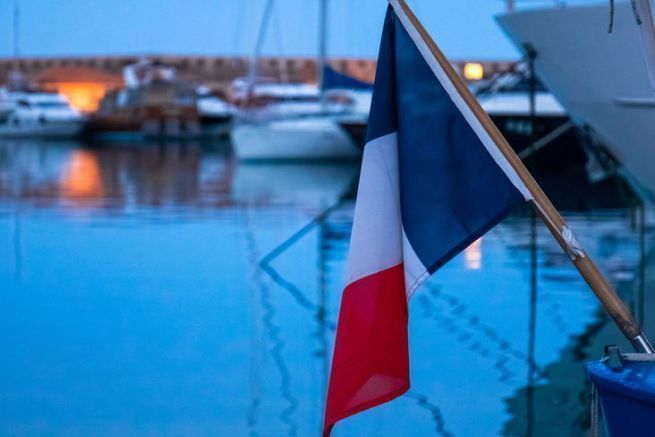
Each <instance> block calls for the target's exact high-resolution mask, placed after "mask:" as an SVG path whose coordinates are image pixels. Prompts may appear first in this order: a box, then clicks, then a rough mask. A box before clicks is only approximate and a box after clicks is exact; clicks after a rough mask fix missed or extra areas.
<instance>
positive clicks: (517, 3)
mask: <svg viewBox="0 0 655 437" xmlns="http://www.w3.org/2000/svg"><path fill="white" fill-rule="evenodd" d="M503 3H505V11H506V12H513V11H516V10H518V9H527V8H543V7H549V6H555V7H566V6H572V5H580V4H592V3H598V0H503Z"/></svg>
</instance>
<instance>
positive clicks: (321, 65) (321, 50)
mask: <svg viewBox="0 0 655 437" xmlns="http://www.w3.org/2000/svg"><path fill="white" fill-rule="evenodd" d="M319 2H320V3H319V20H318V24H319V26H318V29H319V35H318V62H317V63H316V77H317V78H318V85H319V89H320V90H321V102H322V103H324V102H323V100H324V99H323V73H324V71H325V65H326V62H327V26H328V23H327V20H328V18H327V13H328V0H319Z"/></svg>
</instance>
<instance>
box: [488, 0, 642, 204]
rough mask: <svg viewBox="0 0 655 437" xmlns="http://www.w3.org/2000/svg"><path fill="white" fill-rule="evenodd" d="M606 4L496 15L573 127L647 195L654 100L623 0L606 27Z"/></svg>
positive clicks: (638, 40) (638, 37)
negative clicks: (588, 133) (587, 133)
mask: <svg viewBox="0 0 655 437" xmlns="http://www.w3.org/2000/svg"><path fill="white" fill-rule="evenodd" d="M608 15H609V8H608V6H607V4H605V3H601V4H594V5H589V4H573V5H568V6H566V7H549V8H539V9H526V10H523V11H518V12H511V13H508V14H505V15H503V16H501V17H499V22H500V25H501V26H502V27H503V29H504V30H505V31H506V33H507V34H508V35H509V37H510V38H511V39H512V41H513V42H514V43H515V45H516V46H517V47H521V48H523V47H524V46H525V44H529V45H530V46H532V47H533V48H534V50H535V51H536V54H537V57H536V59H535V67H536V71H537V74H538V75H539V77H540V79H541V80H543V82H544V84H545V85H546V86H547V87H548V89H549V90H550V91H551V92H552V93H553V94H554V95H555V97H557V99H558V101H559V102H560V103H561V104H562V105H563V106H564V108H565V109H566V110H567V112H568V113H569V114H570V116H571V118H572V120H573V121H574V122H575V123H576V124H577V125H578V126H581V127H587V126H588V127H590V128H592V130H593V132H594V134H595V136H597V137H598V138H599V140H600V141H601V142H602V143H603V144H605V145H606V146H607V147H608V148H609V149H610V151H611V152H612V153H613V155H614V156H615V157H616V158H617V159H618V160H619V161H620V162H621V163H622V165H623V167H624V168H625V169H626V170H627V172H626V173H627V174H629V176H630V177H631V179H632V180H633V181H635V182H637V185H639V186H640V187H642V188H645V189H646V191H649V192H650V193H651V194H653V193H655V173H654V172H653V171H652V169H651V167H652V165H651V162H652V161H653V159H655V152H654V150H655V149H653V147H652V138H653V137H654V136H655V123H653V116H655V99H653V94H652V87H651V82H650V79H649V73H648V69H647V65H646V62H645V54H644V47H643V44H642V39H641V35H640V30H639V26H638V25H637V24H636V23H635V15H634V13H633V11H632V8H631V6H630V3H629V2H617V4H616V8H615V13H614V26H613V31H612V33H611V34H609V33H608V32H607V22H608Z"/></svg>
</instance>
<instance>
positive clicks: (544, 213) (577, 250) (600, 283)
mask: <svg viewBox="0 0 655 437" xmlns="http://www.w3.org/2000/svg"><path fill="white" fill-rule="evenodd" d="M390 1H391V2H392V4H396V5H398V6H399V7H400V8H401V9H402V12H403V13H404V15H406V16H407V18H408V19H409V21H410V22H411V24H412V26H414V27H415V28H416V30H417V32H418V33H419V34H420V36H421V38H422V39H423V41H424V42H425V44H426V45H427V47H428V48H429V50H430V52H431V54H432V56H433V57H434V59H435V61H437V62H438V63H439V65H440V66H441V68H442V69H443V71H444V73H445V74H446V75H447V76H448V79H449V80H450V82H452V84H453V85H454V86H455V88H456V89H457V92H458V93H459V95H460V96H461V97H462V99H463V100H464V102H465V103H466V104H467V105H468V106H469V107H470V109H471V111H472V112H473V114H474V115H475V117H476V118H477V119H478V121H479V122H480V124H481V126H482V127H483V128H484V130H485V131H486V133H487V134H488V135H489V137H491V139H492V140H493V141H494V143H495V144H496V146H497V147H498V150H499V151H500V152H501V153H502V154H503V156H504V158H505V159H506V160H507V162H508V163H509V164H510V165H511V166H512V167H513V168H514V171H516V173H517V175H518V176H519V178H520V179H521V181H522V182H523V184H524V185H525V187H526V188H527V189H528V190H529V192H530V194H531V195H532V200H531V201H530V204H531V205H532V207H533V208H534V209H535V211H536V212H537V214H538V215H539V216H540V217H541V219H542V220H543V222H544V223H545V224H546V227H547V228H548V230H549V231H550V233H551V234H552V235H553V237H554V238H555V240H556V241H557V242H558V243H559V245H560V247H561V248H562V250H563V251H564V252H565V253H567V254H568V255H569V258H570V259H571V262H572V263H573V265H574V266H575V267H576V268H577V269H578V272H579V273H580V275H581V276H582V277H583V278H584V280H585V281H586V282H587V284H588V285H589V287H590V288H591V289H592V290H593V292H594V294H595V295H596V297H597V298H598V300H600V302H601V304H602V305H603V307H605V310H606V311H607V312H608V313H609V315H610V316H611V317H612V319H614V322H615V323H616V324H617V326H618V327H619V329H620V330H621V332H622V333H623V335H625V337H626V338H627V339H628V340H629V341H630V342H631V343H632V345H633V346H634V347H635V349H636V350H638V351H640V352H646V353H655V350H654V349H653V346H652V345H651V344H650V342H649V341H648V339H647V338H646V337H645V335H644V333H643V332H642V330H641V327H640V326H639V325H638V324H637V323H636V322H635V321H634V319H633V318H632V315H631V314H630V312H629V311H628V309H627V307H626V306H625V305H624V304H623V302H622V301H621V299H619V297H618V296H617V294H616V292H615V291H614V289H613V288H612V286H611V285H610V284H609V282H608V281H607V279H605V277H604V276H603V274H602V273H601V272H600V270H598V267H597V266H596V264H595V263H594V262H593V261H592V260H591V258H590V257H589V255H588V254H587V253H586V251H585V250H584V249H583V248H582V246H581V245H580V243H579V242H578V241H577V240H576V238H575V236H574V235H573V233H572V231H571V229H570V228H569V227H568V226H567V224H566V222H565V221H564V219H563V218H562V216H561V215H560V214H559V212H558V211H557V210H556V209H555V207H554V206H553V204H552V203H551V202H550V199H548V197H547V196H546V194H545V193H544V192H543V190H542V189H541V187H540V186H539V185H538V184H537V182H536V181H535V180H534V178H533V177H532V175H531V174H530V172H529V171H528V170H527V169H526V168H525V166H524V165H523V162H521V160H520V159H519V157H518V156H517V155H516V153H515V152H514V150H513V149H512V148H511V146H510V145H509V144H508V143H507V140H506V139H505V137H503V135H502V134H501V133H500V131H499V130H498V128H497V127H496V125H495V124H494V123H493V121H491V119H490V118H489V115H488V114H487V113H486V112H485V111H484V109H482V107H481V106H480V103H479V102H478V101H477V100H476V98H475V97H474V96H473V94H472V93H471V91H470V90H469V89H468V87H467V86H466V84H465V83H464V82H463V81H462V79H461V78H460V77H459V75H458V74H457V72H456V71H455V70H454V69H453V67H452V66H451V65H450V63H449V62H448V60H447V59H446V57H445V56H444V54H443V53H442V52H441V50H440V49H439V47H437V45H436V44H435V43H434V41H433V40H432V38H431V37H430V34H429V33H428V32H427V31H426V30H425V28H424V27H423V25H422V24H421V22H420V21H419V20H418V19H417V18H416V16H415V15H414V13H413V12H412V10H411V9H410V8H409V6H407V3H406V2H405V0H390Z"/></svg>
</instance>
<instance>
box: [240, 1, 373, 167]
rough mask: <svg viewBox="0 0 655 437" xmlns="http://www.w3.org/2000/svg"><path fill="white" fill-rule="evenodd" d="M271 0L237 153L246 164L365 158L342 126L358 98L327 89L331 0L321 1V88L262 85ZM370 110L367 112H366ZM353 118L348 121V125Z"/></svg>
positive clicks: (243, 112) (253, 67)
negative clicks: (260, 76) (262, 56)
mask: <svg viewBox="0 0 655 437" xmlns="http://www.w3.org/2000/svg"><path fill="white" fill-rule="evenodd" d="M273 5H274V2H273V0H269V1H268V3H267V5H266V9H265V11H264V15H263V18H262V24H261V27H260V30H259V35H258V38H257V44H256V46H255V51H254V55H253V61H252V62H251V65H250V72H249V76H248V80H247V82H246V84H245V93H244V95H243V97H244V99H243V102H244V104H243V105H242V106H241V108H242V110H241V112H240V114H239V119H238V122H237V124H236V125H235V126H234V128H233V129H232V133H231V139H232V146H233V148H234V152H235V154H236V156H237V157H238V158H239V159H243V160H298V159H309V160H323V159H327V160H338V159H355V158H357V157H358V156H359V155H360V154H361V149H360V148H358V147H357V145H356V143H355V140H354V139H353V137H352V136H351V135H349V133H348V132H347V131H346V129H345V128H344V126H342V124H341V123H340V122H339V117H342V116H345V115H347V114H349V113H352V112H353V111H354V109H355V107H356V106H355V100H354V99H351V98H350V97H348V96H347V95H346V94H328V93H327V92H326V89H325V88H324V80H323V76H324V68H325V66H326V65H327V64H326V55H327V46H326V44H327V42H326V36H327V0H321V3H320V5H321V6H320V8H319V9H320V17H319V24H320V31H319V36H320V37H319V51H318V52H319V55H318V62H317V63H316V68H317V76H318V78H319V80H318V85H307V84H301V85H295V84H293V85H282V86H281V87H278V86H276V85H274V84H270V83H269V84H265V85H264V86H263V87H261V88H260V87H259V84H258V83H257V59H258V58H259V56H260V53H261V47H262V44H263V42H264V39H265V38H266V29H267V27H268V22H269V20H270V16H271V13H272V11H273ZM367 112H368V109H366V113H367ZM345 121H347V119H344V122H345Z"/></svg>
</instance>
